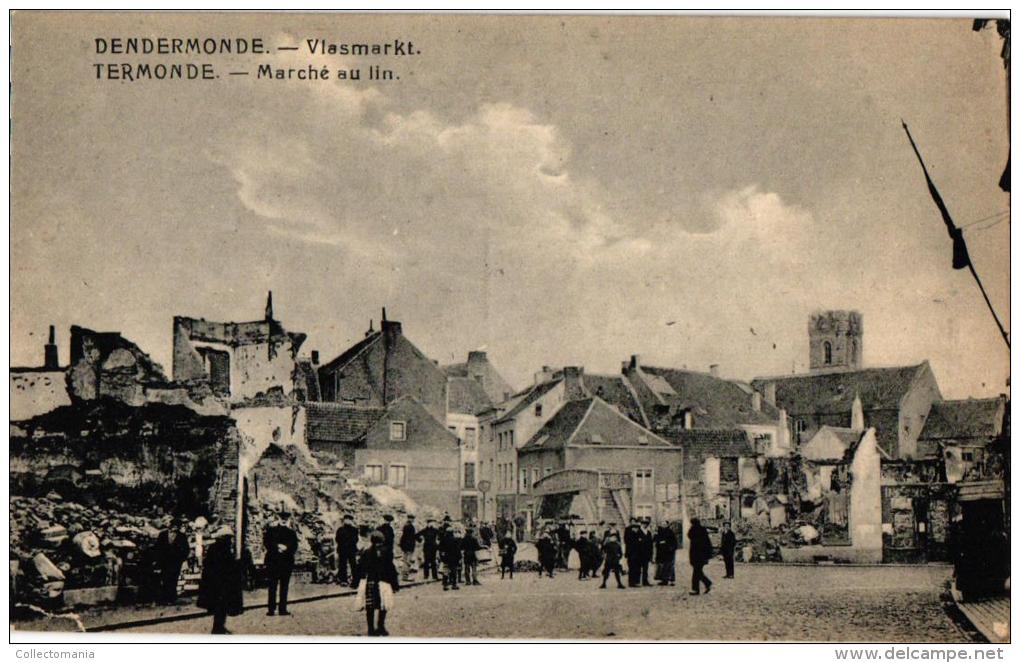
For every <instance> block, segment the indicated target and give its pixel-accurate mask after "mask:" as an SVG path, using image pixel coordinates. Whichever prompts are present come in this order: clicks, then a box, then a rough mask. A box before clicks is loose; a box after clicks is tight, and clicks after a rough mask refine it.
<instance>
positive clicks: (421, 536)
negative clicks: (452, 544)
mask: <svg viewBox="0 0 1020 663" xmlns="http://www.w3.org/2000/svg"><path fill="white" fill-rule="evenodd" d="M418 540H419V541H421V553H422V557H423V563H422V565H421V570H422V573H423V574H424V575H425V580H428V579H429V575H430V574H431V575H432V579H433V580H438V579H439V567H438V566H437V565H436V555H437V554H438V553H439V540H440V539H439V530H438V529H436V521H435V520H433V519H432V518H429V519H428V522H426V523H425V529H423V530H422V531H421V532H419V533H418Z"/></svg>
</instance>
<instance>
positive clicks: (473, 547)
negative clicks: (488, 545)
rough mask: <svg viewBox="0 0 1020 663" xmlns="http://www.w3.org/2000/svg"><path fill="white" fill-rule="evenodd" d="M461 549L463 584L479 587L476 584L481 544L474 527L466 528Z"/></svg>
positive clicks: (477, 583)
mask: <svg viewBox="0 0 1020 663" xmlns="http://www.w3.org/2000/svg"><path fill="white" fill-rule="evenodd" d="M461 548H462V549H463V551H464V584H465V585H481V584H482V583H480V582H478V551H479V550H481V549H482V544H481V542H480V541H479V540H478V536H477V535H476V534H475V528H474V527H468V528H467V533H466V534H465V535H464V540H463V542H462V543H461Z"/></svg>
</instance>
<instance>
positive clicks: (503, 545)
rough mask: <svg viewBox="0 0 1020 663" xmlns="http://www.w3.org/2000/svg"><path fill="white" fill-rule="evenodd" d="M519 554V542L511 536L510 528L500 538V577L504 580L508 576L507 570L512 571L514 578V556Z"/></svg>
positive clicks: (511, 575) (512, 577) (511, 577)
mask: <svg viewBox="0 0 1020 663" xmlns="http://www.w3.org/2000/svg"><path fill="white" fill-rule="evenodd" d="M516 555H517V542H516V541H514V538H513V537H512V536H510V530H509V529H508V530H506V531H504V533H503V538H501V539H500V540H499V579H500V580H502V579H503V578H505V577H506V573H507V571H509V572H510V579H511V580H513V579H514V557H515V556H516Z"/></svg>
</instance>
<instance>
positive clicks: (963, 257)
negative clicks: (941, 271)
mask: <svg viewBox="0 0 1020 663" xmlns="http://www.w3.org/2000/svg"><path fill="white" fill-rule="evenodd" d="M900 123H902V124H903V131H905V132H906V134H907V140H909V141H910V147H912V148H913V150H914V154H915V155H916V156H917V161H918V163H920V164H921V171H922V172H924V179H925V181H926V182H927V184H928V192H929V193H930V194H931V197H932V200H933V201H935V206H936V207H938V208H939V212H940V213H941V214H942V221H943V222H944V223H945V224H946V230H948V231H949V236H950V238H952V240H953V268H954V269H961V268H962V267H963V265H962V264H960V263H961V262H966V265H967V269H969V270H970V273H971V274H972V275H973V276H974V281H976V282H977V286H978V290H980V291H981V296H982V297H984V298H985V304H987V305H988V310H989V311H990V312H991V314H992V318H993V319H994V320H995V324H996V326H998V328H999V333H1000V334H1002V340H1003V341H1005V342H1006V348H1007V349H1012V348H1010V344H1009V334H1007V333H1006V329H1005V328H1004V327H1003V326H1002V322H1001V321H1000V320H999V316H998V315H997V314H996V313H995V307H993V306H992V300H990V299H989V298H988V293H987V292H986V291H985V286H984V284H983V283H981V277H979V276H978V273H977V270H975V269H974V261H972V260H971V259H970V254H969V252H968V251H967V244H966V242H965V241H964V239H963V231H962V230H960V229H959V228H957V227H956V224H955V223H954V222H953V219H952V217H951V216H950V215H949V209H948V208H947V207H946V204H945V202H944V201H943V200H942V196H941V195H940V194H939V192H938V189H936V188H935V183H934V182H932V180H931V176H930V175H929V174H928V168H927V167H926V166H925V165H924V159H922V158H921V152H920V150H918V149H917V144H916V143H914V137H913V136H911V135H910V129H908V128H907V123H906V122H904V121H903V120H902V119H901V120H900Z"/></svg>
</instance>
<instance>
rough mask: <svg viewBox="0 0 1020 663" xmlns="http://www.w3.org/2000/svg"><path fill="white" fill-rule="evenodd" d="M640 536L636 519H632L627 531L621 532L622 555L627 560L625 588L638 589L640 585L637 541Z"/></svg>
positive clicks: (639, 554) (639, 527) (639, 555)
mask: <svg viewBox="0 0 1020 663" xmlns="http://www.w3.org/2000/svg"><path fill="white" fill-rule="evenodd" d="M640 536H641V525H639V524H638V519H637V518H634V517H632V518H631V519H630V523H629V524H628V525H627V529H625V530H624V531H623V547H624V550H623V554H624V556H625V557H626V558H627V586H628V587H638V586H640V585H641V562H640V560H641V551H640V543H639V541H638V540H639V539H640Z"/></svg>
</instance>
